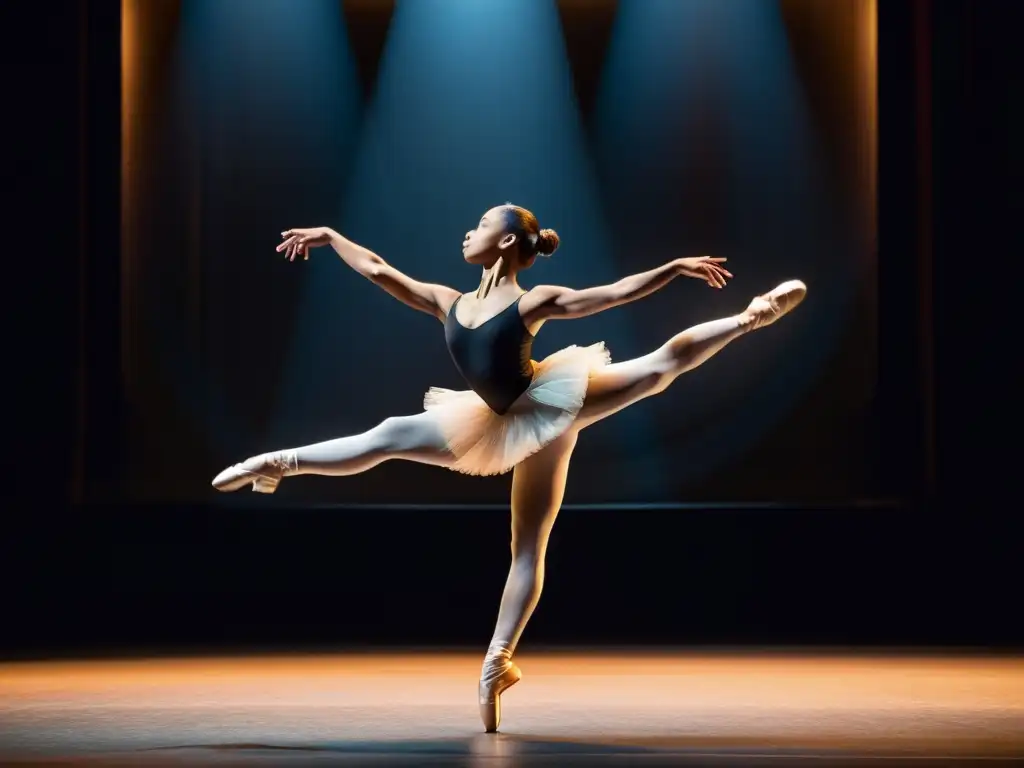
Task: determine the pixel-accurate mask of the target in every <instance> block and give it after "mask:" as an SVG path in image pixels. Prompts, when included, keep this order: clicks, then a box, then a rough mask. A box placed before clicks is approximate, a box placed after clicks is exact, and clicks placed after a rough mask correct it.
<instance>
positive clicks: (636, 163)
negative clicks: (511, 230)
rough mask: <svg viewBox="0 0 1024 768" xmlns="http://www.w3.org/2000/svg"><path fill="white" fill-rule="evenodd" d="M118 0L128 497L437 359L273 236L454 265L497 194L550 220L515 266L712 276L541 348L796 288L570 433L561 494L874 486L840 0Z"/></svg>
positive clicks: (408, 494)
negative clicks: (719, 275) (712, 348)
mask: <svg viewBox="0 0 1024 768" xmlns="http://www.w3.org/2000/svg"><path fill="white" fill-rule="evenodd" d="M125 8H126V9H128V11H127V13H126V15H125V26H124V29H125V40H126V43H125V46H126V48H125V59H124V62H125V63H124V69H125V75H124V84H123V92H122V100H123V105H124V111H125V118H124V121H123V124H122V131H123V134H122V135H123V141H124V149H123V156H122V162H123V175H122V212H123V226H124V229H123V235H124V241H123V244H122V262H121V265H122V268H121V297H122V301H123V303H122V307H121V312H122V314H121V323H122V324H121V331H122V347H121V351H122V372H123V375H124V388H125V394H126V407H127V412H126V414H125V421H124V424H125V427H126V435H125V439H126V447H127V449H128V453H127V461H126V463H125V465H124V473H123V476H122V477H123V479H124V480H125V481H126V482H125V484H124V485H123V486H122V487H120V488H118V489H117V491H118V492H120V493H122V494H123V497H124V498H127V499H129V500H134V501H145V502H168V501H173V502H189V503H193V502H199V501H207V500H211V497H212V496H213V495H214V494H212V493H211V489H210V487H209V480H210V476H211V470H212V471H214V472H216V471H218V470H219V468H220V467H221V466H225V465H227V464H230V463H233V462H234V461H239V460H241V459H242V458H245V457H246V456H249V455H252V454H253V453H258V452H261V451H264V450H271V449H275V448H282V447H289V446H294V445H302V444H307V443H311V442H317V441H320V440H324V439H328V438H331V437H336V436H340V435H345V434H352V433H355V432H361V431H364V430H366V429H368V428H370V427H372V426H373V425H374V424H376V423H378V422H379V421H381V420H382V419H383V418H385V417H386V416H389V415H400V414H405V413H412V412H417V411H419V410H420V409H421V407H422V405H421V404H422V397H423V393H424V392H425V391H426V389H427V388H428V387H429V386H431V385H437V386H446V387H453V388H464V386H465V385H464V384H463V383H462V382H461V380H460V379H459V378H458V374H457V372H456V371H455V369H454V367H453V366H452V364H451V361H450V360H449V358H448V355H447V352H446V350H445V348H444V338H443V333H442V328H441V327H440V325H439V324H438V323H437V322H436V321H435V320H433V319H432V318H429V317H427V316H425V315H421V314H419V313H413V312H410V311H409V310H408V309H406V308H405V307H403V306H402V305H400V304H398V303H396V302H395V301H394V300H393V299H391V298H390V297H389V296H387V295H386V294H384V293H383V292H382V291H380V290H378V289H374V288H373V287H372V286H370V285H368V284H367V283H366V282H365V281H364V280H362V279H360V278H358V276H357V275H354V274H353V273H352V272H351V271H350V270H348V269H347V267H345V266H344V264H342V263H341V262H340V260H339V259H337V258H336V257H335V256H334V254H333V253H331V252H330V251H329V250H328V251H327V252H323V251H320V252H316V253H315V254H314V257H313V258H312V259H311V261H310V263H308V264H298V265H296V264H289V263H286V262H285V261H283V260H282V259H281V258H280V256H279V255H277V254H275V252H274V246H275V245H276V244H277V242H279V240H280V237H279V233H280V231H281V230H282V229H285V228H288V227H290V226H311V225H314V224H317V223H321V224H328V225H331V226H334V227H336V228H337V229H339V230H340V231H342V232H344V233H346V234H347V235H348V236H349V237H351V238H352V239H353V240H355V241H357V242H359V243H362V244H365V245H366V246H368V247H370V248H372V249H374V250H376V251H377V252H379V253H381V254H382V255H383V256H384V257H385V258H386V259H388V260H389V261H391V262H392V263H394V264H395V265H396V266H397V267H399V268H400V269H402V270H404V271H406V272H409V273H410V274H413V275H415V276H417V277H421V278H423V279H427V280H430V281H436V282H441V283H445V284H449V285H454V286H456V287H458V288H460V289H462V290H465V291H471V290H472V289H474V288H475V286H476V283H477V282H478V280H479V274H478V270H477V269H475V268H469V267H467V266H466V265H465V264H464V263H463V262H462V259H461V256H460V253H459V244H460V243H461V241H462V235H463V233H464V232H465V231H466V230H467V229H470V228H472V226H473V223H474V222H475V221H476V220H477V219H478V218H479V216H480V215H481V214H482V213H483V212H484V211H485V210H487V209H488V208H489V207H491V206H492V205H496V204H499V203H501V202H502V201H504V200H513V201H517V202H519V203H521V204H522V205H525V206H527V207H529V208H531V209H533V210H535V212H536V213H537V214H538V216H539V218H540V220H541V221H542V222H543V226H551V227H554V228H555V229H557V230H558V231H559V233H560V234H561V236H562V238H563V247H562V248H561V249H560V250H559V252H558V254H556V257H555V258H554V259H552V260H551V261H544V260H542V262H541V263H540V264H539V265H538V266H536V267H535V268H534V269H533V270H531V271H530V273H529V274H528V276H527V277H526V283H527V285H530V284H535V283H537V282H548V283H559V284H568V285H575V286H586V285H593V284H598V283H607V282H612V281H614V280H616V279H618V278H619V277H622V276H625V275H627V274H630V273H634V272H639V271H643V270H646V269H650V268H652V267H654V266H656V265H658V264H661V263H663V262H664V261H666V260H667V259H669V258H672V257H673V256H676V255H696V254H701V253H711V254H716V255H723V256H727V257H729V258H730V266H731V268H732V271H734V272H735V274H736V275H737V277H736V279H735V280H734V281H733V282H732V283H731V284H730V286H729V287H728V288H727V290H726V291H725V292H724V293H717V292H713V291H710V290H707V289H706V288H703V287H702V286H701V285H699V284H698V283H695V282H688V281H679V282H677V283H675V284H673V285H672V286H671V287H670V288H669V289H667V290H665V291H663V292H662V293H660V294H659V295H657V296H656V297H653V298H650V299H649V300H647V301H644V302H641V303H638V304H635V305H631V306H630V307H629V308H626V309H621V310H619V311H615V312H609V313H605V314H603V315H600V316H597V317H594V318H588V319H586V320H580V321H574V322H571V323H550V324H548V325H547V326H546V327H545V329H544V332H543V333H542V334H541V335H540V337H539V340H538V343H537V345H536V347H535V355H537V356H538V358H539V357H541V356H544V355H546V354H549V353H550V352H553V351H555V350H556V349H559V348H561V347H564V346H567V345H568V344H572V343H592V342H593V341H597V340H602V339H603V340H605V341H606V342H607V343H608V345H609V347H610V348H611V350H612V354H613V357H614V358H615V359H627V358H630V357H636V356H638V355H641V354H644V353H646V352H648V351H650V350H652V349H653V348H655V347H656V346H658V345H659V344H661V343H662V342H663V341H664V340H666V339H667V338H669V337H670V336H672V335H673V334H675V333H677V332H679V331H680V330H683V329H684V328H685V327H687V326H688V325H693V324H696V323H698V322H700V321H702V320H706V319H712V318H715V317H721V316H725V315H728V314H731V313H733V312H735V311H738V310H740V309H742V308H743V307H744V306H745V305H746V303H747V302H748V301H749V300H750V298H751V297H752V296H753V295H754V294H756V293H759V292H762V291H765V290H767V289H769V288H771V287H772V286H774V285H776V284H777V283H778V282H781V280H783V279H786V278H789V277H794V276H798V277H801V278H802V279H804V280H805V281H806V282H807V283H808V284H809V285H810V286H811V292H810V294H809V296H810V298H809V299H808V301H807V304H806V306H805V307H803V308H802V311H801V313H800V314H799V315H794V317H793V319H791V320H790V319H787V323H785V324H780V325H779V326H778V327H777V328H773V329H772V332H771V333H770V334H767V333H766V334H763V335H761V336H759V337H758V338H757V339H756V340H753V339H750V340H748V339H745V340H743V341H742V342H741V343H737V344H736V345H735V348H733V349H730V350H728V352H727V353H725V354H723V355H721V356H720V357H719V358H717V359H716V360H714V362H713V363H711V364H709V365H707V366H705V367H703V368H701V369H700V370H698V371H695V372H693V373H692V374H689V375H687V376H686V378H685V379H684V380H681V381H680V382H679V384H678V386H676V387H674V388H673V390H672V391H671V392H670V393H668V394H667V395H666V396H664V397H660V398H656V399H652V400H651V401H649V402H646V403H643V404H640V405H638V406H637V407H634V408H630V409H628V410H627V411H624V412H622V413H620V414H617V416H616V418H614V419H611V420H608V421H607V422H605V423H602V424H600V425H598V426H596V427H595V428H593V429H591V430H589V431H588V434H587V435H586V436H585V439H583V440H581V442H580V445H579V447H578V449H577V451H576V452H575V454H574V457H573V467H572V472H571V478H570V482H569V487H568V493H567V502H568V503H569V504H572V503H586V504H607V503H618V504H622V505H627V506H631V505H634V506H635V505H637V504H644V503H660V504H666V503H667V504H673V503H679V502H693V501H714V502H721V501H766V500H780V499H784V500H787V501H807V500H828V501H837V500H847V499H871V498H878V497H879V496H881V495H883V494H884V489H883V488H882V487H880V481H879V478H878V467H877V465H876V460H875V457H876V451H875V450H874V445H875V443H876V441H877V439H878V433H877V428H876V417H875V409H874V396H875V380H876V376H877V371H876V358H877V352H876V346H877V340H876V335H877V322H876V305H877V296H876V294H877V289H876V283H877V270H876V254H875V248H876V234H875V229H876V226H875V215H874V212H875V198H876V193H875V172H874V169H875V167H876V160H875V150H876V146H875V138H876V129H875V98H874V97H875V90H874V86H875V80H876V76H875V52H874V39H873V35H874V19H873V9H874V3H873V2H871V1H870V0H835V1H834V2H831V3H829V4H828V5H827V7H822V4H821V3H819V2H816V1H815V0H785V1H784V2H779V3H776V2H740V3H732V4H728V3H726V4H723V3H720V2H717V0H688V1H687V2H677V1H676V0H648V2H642V3H636V4H621V5H620V4H618V3H615V2H608V1H607V0H601V1H598V2H586V3H581V2H561V3H559V2H552V1H551V0H491V2H488V3H478V4H473V3H458V2H455V3H452V2H450V0H421V1H420V2H411V3H398V4H397V5H396V4H394V3H391V2H373V3H367V2H354V3H344V2H338V0H306V2H304V3H302V4H301V5H300V6H296V5H295V4H293V3H289V2H283V0H262V2H257V3H250V4H240V3H231V2H214V3H209V2H190V0H182V2H170V1H166V2H161V3H146V2H134V3H126V4H125ZM893 258H900V257H899V256H897V255H894V256H893ZM508 487H509V478H508V477H501V478H489V479H467V478H465V477H461V476H459V475H456V474H453V473H449V472H439V471H438V470H437V469H435V468H427V467H421V466H415V467H410V466H405V465H402V464H399V463H390V464H388V465H385V466H382V467H380V468H378V469H375V470H374V471H372V472H369V473H366V474H363V475H360V476H358V477H352V478H348V479H346V480H343V481H339V480H337V479H324V478H312V479H310V478H304V479H303V480H302V481H300V482H294V483H289V484H287V487H285V486H284V485H282V488H281V490H280V491H279V495H278V496H277V498H275V499H274V501H276V502H279V503H280V502H284V503H289V504H291V503H297V502H337V503H348V504H415V505H431V504H432V505H451V504H459V503H461V504H493V503H497V504H500V505H502V506H505V505H506V504H507V496H508ZM216 501H218V502H221V501H223V502H231V503H253V502H252V501H251V500H248V499H243V500H241V501H240V500H239V499H238V498H237V497H230V498H219V499H216Z"/></svg>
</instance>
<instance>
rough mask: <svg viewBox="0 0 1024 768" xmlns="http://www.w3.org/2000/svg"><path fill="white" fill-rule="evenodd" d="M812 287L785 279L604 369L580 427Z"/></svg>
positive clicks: (665, 381)
mask: <svg viewBox="0 0 1024 768" xmlns="http://www.w3.org/2000/svg"><path fill="white" fill-rule="evenodd" d="M806 293H807V287H806V286H805V285H804V284H803V283H802V282H800V281H799V280H791V281H789V282H786V283H782V284H781V285H779V286H778V287H777V288H775V289H774V290H772V291H770V292H769V293H766V294H764V295H763V296H758V297H757V298H755V299H754V300H753V301H752V302H751V303H750V306H748V307H747V309H745V310H744V311H743V312H740V313H739V314H737V315H733V316H732V317H727V318H725V319H723V320H712V321H711V322H708V323H701V324H700V325H696V326H694V327H693V328H689V329H687V330H685V331H683V332H682V333H679V334H676V335H675V336H673V337H672V338H671V339H669V340H668V341H667V342H666V343H665V344H663V345H662V346H661V347H659V348H658V349H656V350H654V351H653V352H651V353H650V354H647V355H644V356H643V357H637V358H634V359H632V360H625V361H623V362H621V363H614V364H612V365H609V366H608V367H607V368H604V369H602V370H601V371H599V372H597V373H596V374H594V376H593V377H592V378H591V380H590V386H589V387H588V388H587V399H586V401H585V402H584V404H583V408H582V410H581V411H580V414H579V416H578V417H577V420H576V426H577V428H578V429H582V428H584V427H586V426H588V425H590V424H593V423H594V422H596V421H600V420H601V419H604V418H606V417H608V416H611V415H612V414H613V413H616V412H618V411H620V410H622V409H623V408H625V407H626V406H628V405H630V404H631V403H635V402H637V401H638V400H642V399H644V398H645V397H650V396H651V395H655V394H657V393H659V392H662V391H663V390H664V389H665V388H666V387H668V385H669V384H671V383H672V382H673V381H674V380H675V379H676V377H677V376H679V375H680V374H682V373H685V372H686V371H689V370H692V369H694V368H696V367H697V366H698V365H700V364H701V363H703V362H705V361H706V360H708V359H709V358H711V357H712V356H713V355H715V354H716V353H717V352H719V351H721V350H722V349H723V348H724V347H725V346H726V345H727V344H728V343H729V342H731V341H733V340H735V339H738V338H739V337H740V336H743V335H744V334H746V333H749V332H750V331H753V330H756V329H757V328H762V327H764V326H766V325H770V324H771V323H773V322H775V321H776V320H777V319H779V318H780V317H782V315H784V314H786V313H787V312H789V311H790V310H791V309H793V308H794V307H795V306H796V305H797V304H799V303H800V302H801V301H803V298H804V295H805V294H806Z"/></svg>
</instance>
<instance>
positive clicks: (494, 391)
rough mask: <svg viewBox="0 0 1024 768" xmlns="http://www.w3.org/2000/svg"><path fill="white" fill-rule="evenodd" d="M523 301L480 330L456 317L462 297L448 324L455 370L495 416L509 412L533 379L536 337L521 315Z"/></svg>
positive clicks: (448, 319) (447, 321) (512, 305)
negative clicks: (457, 370)
mask: <svg viewBox="0 0 1024 768" xmlns="http://www.w3.org/2000/svg"><path fill="white" fill-rule="evenodd" d="M521 298H522V295H520V296H519V298H518V299H516V300H515V301H513V302H512V303H511V304H509V305H508V306H507V307H505V309H503V310H502V311H501V312H499V313H498V314H496V315H495V316H494V317H492V318H490V319H489V320H487V321H486V322H484V323H483V324H481V325H479V326H477V327H476V328H467V327H466V326H464V325H463V324H462V323H460V322H459V320H458V318H457V317H456V316H455V310H456V307H458V305H459V301H460V300H461V299H462V297H461V296H460V297H459V298H458V299H456V300H455V302H454V303H453V304H452V306H451V309H449V310H448V317H447V319H446V320H445V324H444V338H445V342H446V343H447V344H448V352H449V353H450V354H451V356H452V360H453V361H454V362H455V367H456V368H458V369H459V373H461V374H462V378H464V379H465V380H466V383H467V384H469V386H470V388H471V389H472V390H473V391H474V392H476V393H477V394H478V395H480V398H481V399H482V400H483V401H484V402H485V403H487V405H488V406H489V407H490V408H491V410H492V411H494V412H495V413H505V412H506V411H507V410H508V409H509V408H510V407H511V406H512V403H514V402H515V401H516V399H517V398H518V397H519V396H520V395H521V394H523V392H525V391H526V389H527V387H529V386H530V382H531V381H532V379H533V364H532V363H531V362H530V352H531V350H532V349H533V335H532V334H531V333H530V331H529V330H528V329H527V327H526V325H525V324H524V323H523V318H522V316H521V315H520V314H519V299H521Z"/></svg>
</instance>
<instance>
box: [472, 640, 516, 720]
mask: <svg viewBox="0 0 1024 768" xmlns="http://www.w3.org/2000/svg"><path fill="white" fill-rule="evenodd" d="M522 679H523V673H522V672H521V671H520V670H519V667H518V666H516V665H515V664H514V663H513V662H512V659H511V658H510V655H509V653H508V651H507V650H505V649H502V652H501V653H500V654H498V655H495V656H489V657H488V659H487V660H486V661H485V662H484V674H483V676H482V677H481V679H480V689H479V695H480V719H481V720H482V721H483V723H484V730H485V731H487V733H494V732H495V731H497V730H498V724H499V723H500V722H501V694H502V693H504V692H505V691H507V690H508V689H509V688H511V687H512V686H513V685H515V684H516V683H518V682H519V681H520V680H522Z"/></svg>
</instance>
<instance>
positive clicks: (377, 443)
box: [370, 416, 413, 454]
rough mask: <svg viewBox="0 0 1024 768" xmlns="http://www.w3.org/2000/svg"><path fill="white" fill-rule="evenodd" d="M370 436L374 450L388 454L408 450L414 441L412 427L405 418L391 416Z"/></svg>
mask: <svg viewBox="0 0 1024 768" xmlns="http://www.w3.org/2000/svg"><path fill="white" fill-rule="evenodd" d="M370 434H371V435H372V437H373V447H374V449H375V450H376V451H378V452H380V453H386V454H391V453H399V452H401V451H403V450H408V447H409V445H411V444H412V441H413V440H412V438H413V435H412V427H411V426H410V425H409V424H408V419H407V418H406V417H403V416H389V417H388V418H386V419H384V421H382V422H381V423H380V424H378V425H377V426H376V427H374V428H373V429H372V430H371V431H370Z"/></svg>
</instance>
